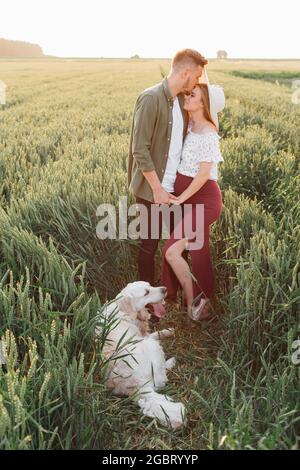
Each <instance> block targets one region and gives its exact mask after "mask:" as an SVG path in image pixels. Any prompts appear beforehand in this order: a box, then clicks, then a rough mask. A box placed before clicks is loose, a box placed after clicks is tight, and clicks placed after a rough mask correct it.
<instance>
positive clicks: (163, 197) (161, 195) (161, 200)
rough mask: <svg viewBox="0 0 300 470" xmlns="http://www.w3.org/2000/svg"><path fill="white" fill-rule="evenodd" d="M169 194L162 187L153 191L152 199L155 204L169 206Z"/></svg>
mask: <svg viewBox="0 0 300 470" xmlns="http://www.w3.org/2000/svg"><path fill="white" fill-rule="evenodd" d="M169 196H170V194H169V193H167V191H165V190H164V188H163V187H160V188H159V189H156V190H154V191H153V199H154V202H155V204H169Z"/></svg>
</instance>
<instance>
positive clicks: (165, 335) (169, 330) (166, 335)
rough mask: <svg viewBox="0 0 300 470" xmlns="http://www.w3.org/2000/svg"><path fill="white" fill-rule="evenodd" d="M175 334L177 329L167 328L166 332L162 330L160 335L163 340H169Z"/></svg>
mask: <svg viewBox="0 0 300 470" xmlns="http://www.w3.org/2000/svg"><path fill="white" fill-rule="evenodd" d="M174 334H175V329H174V328H165V329H164V330H161V331H160V332H159V335H160V336H161V337H162V338H169V337H170V336H174Z"/></svg>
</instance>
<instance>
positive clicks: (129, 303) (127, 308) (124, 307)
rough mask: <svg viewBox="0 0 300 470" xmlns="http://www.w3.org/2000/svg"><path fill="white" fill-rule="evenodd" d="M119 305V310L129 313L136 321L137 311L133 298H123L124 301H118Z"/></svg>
mask: <svg viewBox="0 0 300 470" xmlns="http://www.w3.org/2000/svg"><path fill="white" fill-rule="evenodd" d="M117 303H118V307H119V309H120V310H121V311H122V312H124V313H127V314H128V315H130V316H131V317H132V318H133V319H136V317H137V310H136V309H135V307H134V304H133V299H132V297H129V296H126V297H123V298H122V299H119V300H117Z"/></svg>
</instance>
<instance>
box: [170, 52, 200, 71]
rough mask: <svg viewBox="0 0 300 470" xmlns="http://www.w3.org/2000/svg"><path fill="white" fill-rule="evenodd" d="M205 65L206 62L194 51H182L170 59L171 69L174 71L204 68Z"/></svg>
mask: <svg viewBox="0 0 300 470" xmlns="http://www.w3.org/2000/svg"><path fill="white" fill-rule="evenodd" d="M207 64H208V60H207V59H205V57H203V55H202V54H200V52H198V51H195V50H194V49H182V50H181V51H178V52H177V53H176V54H175V56H174V57H173V59H172V69H174V70H179V69H181V68H184V67H190V66H197V65H201V67H204V66H205V65H207Z"/></svg>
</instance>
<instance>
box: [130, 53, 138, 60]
mask: <svg viewBox="0 0 300 470" xmlns="http://www.w3.org/2000/svg"><path fill="white" fill-rule="evenodd" d="M130 59H140V56H139V55H138V54H135V55H133V56H132V57H130Z"/></svg>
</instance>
